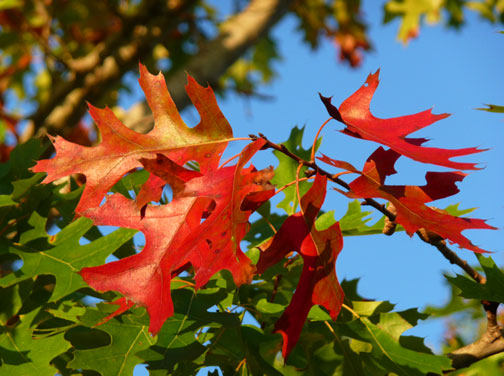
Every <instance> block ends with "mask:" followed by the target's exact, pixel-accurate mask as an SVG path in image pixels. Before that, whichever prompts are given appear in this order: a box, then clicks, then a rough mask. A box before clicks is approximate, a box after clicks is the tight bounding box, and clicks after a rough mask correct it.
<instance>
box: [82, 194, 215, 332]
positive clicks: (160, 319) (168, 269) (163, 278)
mask: <svg viewBox="0 0 504 376" xmlns="http://www.w3.org/2000/svg"><path fill="white" fill-rule="evenodd" d="M208 204H209V200H208V199H204V198H203V199H192V198H187V199H183V200H177V201H176V202H171V203H170V204H168V205H162V206H154V205H148V206H147V208H146V210H145V213H144V215H143V216H142V215H141V214H140V211H139V210H138V209H137V207H136V203H135V202H134V201H132V200H129V199H127V198H125V197H124V196H122V195H120V194H113V195H111V196H108V197H107V201H106V202H105V204H103V205H102V206H100V207H98V208H91V209H88V210H86V211H84V212H83V213H82V214H83V215H85V216H86V217H88V218H91V219H92V220H93V222H94V224H95V225H97V226H100V225H112V226H121V227H127V228H133V229H137V230H140V231H142V232H143V233H144V235H145V246H144V248H143V250H142V251H141V252H140V253H138V254H136V255H133V256H129V257H126V258H123V259H121V260H118V261H114V262H110V263H108V264H105V265H101V266H96V267H90V268H83V269H82V270H81V271H80V275H81V276H82V278H83V279H84V281H86V283H87V284H89V285H90V286H91V287H92V288H94V289H96V290H98V291H108V290H115V291H118V292H120V293H121V294H123V295H124V296H125V298H126V300H120V301H118V304H119V305H120V307H119V309H118V310H117V311H116V312H115V313H114V315H117V314H120V313H122V312H123V311H124V310H125V309H127V308H129V307H131V302H134V303H136V304H139V305H141V306H144V307H146V308H147V311H148V313H149V316H150V326H149V331H150V332H151V333H153V334H156V333H157V332H158V331H159V330H160V329H161V326H162V325H163V323H164V322H165V320H166V319H167V318H168V317H170V316H171V315H172V314H173V303H172V300H171V295H170V281H171V276H172V272H173V271H174V270H176V269H177V268H179V267H180V266H182V265H183V264H185V263H186V261H187V259H186V258H181V257H180V253H181V251H180V249H179V248H180V245H181V244H184V241H185V238H186V237H187V236H189V235H190V234H191V232H192V231H193V230H194V229H195V228H196V227H198V226H199V225H200V221H201V216H202V213H203V212H204V211H205V210H206V208H207V206H208ZM111 317H112V316H111Z"/></svg>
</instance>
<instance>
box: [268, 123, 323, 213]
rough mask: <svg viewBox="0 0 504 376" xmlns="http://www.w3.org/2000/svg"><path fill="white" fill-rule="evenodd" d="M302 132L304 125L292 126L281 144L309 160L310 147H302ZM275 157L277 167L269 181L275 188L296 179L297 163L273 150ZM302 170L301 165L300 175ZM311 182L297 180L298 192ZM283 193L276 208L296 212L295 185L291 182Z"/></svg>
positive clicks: (317, 145)
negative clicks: (301, 126)
mask: <svg viewBox="0 0 504 376" xmlns="http://www.w3.org/2000/svg"><path fill="white" fill-rule="evenodd" d="M303 134H304V127H303V128H298V127H294V128H292V130H291V133H290V135H289V139H288V140H287V141H285V142H283V145H285V147H286V148H287V149H288V150H289V151H290V152H292V153H294V154H296V155H297V156H299V157H301V158H303V159H304V160H309V159H310V155H311V148H308V149H303ZM320 142H321V139H320V138H319V139H318V140H317V144H316V149H318V147H319V146H320ZM273 154H275V157H277V159H278V162H279V163H278V167H277V168H276V169H275V176H274V177H273V179H271V183H272V184H274V185H275V186H276V187H277V188H280V187H283V186H284V185H286V184H288V183H291V182H293V181H295V180H296V171H297V168H298V164H297V162H296V161H295V160H293V159H292V158H290V157H288V156H286V155H285V154H283V153H280V152H279V151H276V150H275V151H274V152H273ZM304 171H306V167H302V168H301V171H300V172H299V176H300V177H304ZM310 186H311V183H309V182H307V181H302V182H299V193H300V194H301V196H303V195H304V194H305V193H306V192H307V191H308V189H309V188H310ZM282 193H283V194H284V199H283V200H282V201H281V202H280V203H279V204H278V205H277V207H278V208H280V209H283V210H285V212H286V213H287V214H289V215H291V214H294V213H295V212H296V208H297V206H298V201H297V199H296V185H295V184H293V185H291V186H290V187H287V188H285V189H284V190H283V192H282Z"/></svg>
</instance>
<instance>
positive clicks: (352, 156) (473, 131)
mask: <svg viewBox="0 0 504 376" xmlns="http://www.w3.org/2000/svg"><path fill="white" fill-rule="evenodd" d="M363 3H364V4H363V7H364V8H363V10H364V13H365V16H366V19H367V21H368V22H369V23H370V28H369V36H370V39H371V41H372V43H373V45H374V51H373V52H371V53H368V54H366V55H365V58H364V62H363V64H362V66H361V67H359V68H357V69H351V68H349V67H347V66H346V65H342V64H340V63H339V62H338V59H337V50H336V49H335V47H334V46H333V44H332V43H331V42H330V41H327V42H325V43H322V46H321V48H320V49H319V50H318V51H316V52H313V51H311V50H310V49H309V48H308V47H307V46H306V45H305V44H303V42H302V36H301V35H300V33H298V32H297V31H296V22H295V20H294V19H293V18H290V17H289V18H286V19H285V20H283V21H282V22H281V23H280V24H279V25H278V26H277V27H276V29H275V31H274V36H275V38H276V40H277V42H278V46H279V48H280V53H281V55H282V57H283V60H282V61H281V62H279V63H276V64H275V69H276V71H277V73H278V77H277V78H276V79H275V80H274V82H273V83H272V84H271V85H269V86H267V87H265V88H261V89H260V92H262V93H265V94H268V95H270V96H272V97H273V99H272V100H269V101H259V100H255V99H252V100H244V99H243V98H241V97H237V96H234V95H228V96H227V97H226V99H224V100H222V99H221V100H220V101H219V103H220V106H221V109H222V111H223V113H224V114H225V116H226V117H227V119H228V120H229V122H230V123H231V125H232V127H233V129H234V133H235V136H237V137H244V136H247V135H248V134H250V133H255V134H257V133H258V132H262V133H264V134H265V135H266V136H267V137H268V138H269V139H271V140H272V141H275V142H282V141H284V140H286V139H287V137H288V134H289V132H290V129H291V128H292V127H293V126H295V125H299V126H303V125H304V126H306V131H305V140H306V141H305V144H304V145H305V147H308V146H309V145H310V144H311V142H312V140H313V137H314V135H315V133H316V131H317V129H318V128H319V126H320V125H321V124H322V123H323V122H324V121H325V120H326V119H327V118H328V115H327V112H326V111H325V109H324V107H323V106H322V103H321V102H320V99H319V97H318V92H321V93H322V94H323V95H325V96H333V103H334V104H335V105H339V104H340V103H341V102H342V101H343V100H344V99H345V98H347V97H348V96H349V95H351V94H352V93H353V92H354V91H355V90H357V89H358V88H359V87H360V86H361V85H362V84H363V83H364V81H365V79H366V77H367V75H368V74H369V73H371V72H375V71H376V69H378V68H380V69H381V75H380V78H381V82H380V85H379V87H378V90H377V92H376V95H375V97H374V99H373V101H372V103H371V110H372V112H373V113H374V115H375V116H377V117H383V118H386V117H395V116H401V115H406V114H411V113H415V112H419V111H422V110H425V109H428V108H431V107H434V113H443V112H447V113H451V114H452V115H451V116H450V117H449V118H447V119H445V120H442V121H440V122H437V123H435V124H433V125H432V126H430V127H427V128H425V129H423V130H422V131H420V132H417V133H415V136H418V137H427V138H429V139H431V141H430V142H429V143H428V145H429V146H435V147H442V148H463V147H471V146H478V147H481V148H489V149H490V150H489V151H486V152H484V153H480V154H476V155H473V156H469V157H466V158H461V159H459V160H466V161H471V162H479V163H481V166H482V167H484V169H483V170H480V171H475V172H470V173H469V175H468V176H467V177H466V178H465V180H464V181H463V182H462V183H459V188H460V189H461V192H460V193H459V194H458V195H457V196H453V197H450V198H448V199H444V200H441V201H439V202H437V201H436V202H435V203H434V205H435V206H439V207H445V206H447V205H449V204H454V203H458V202H460V203H461V207H462V208H469V207H477V208H478V209H477V210H476V211H475V212H474V213H472V216H474V217H477V218H483V219H488V223H489V224H491V225H493V226H495V227H498V228H502V227H503V226H504V213H503V210H502V209H503V207H504V200H503V198H502V195H501V191H502V188H501V187H502V185H503V183H504V178H503V175H502V173H501V171H502V161H503V160H504V159H503V157H504V145H503V142H502V141H503V140H504V115H502V114H492V113H487V112H483V111H476V110H475V108H476V107H482V105H483V104H484V103H493V104H501V105H502V104H504V91H503V83H504V76H503V69H502V61H503V60H504V59H503V58H504V35H502V34H498V33H497V31H499V30H502V29H503V28H502V27H501V28H499V27H498V26H495V25H490V24H488V23H487V22H486V21H483V20H481V19H479V17H478V16H477V15H475V14H472V13H467V14H466V16H467V25H466V26H465V27H464V28H462V30H460V31H454V30H448V29H446V28H444V27H443V26H441V25H436V26H424V27H423V28H422V29H421V31H420V35H419V38H418V39H415V40H412V41H411V42H410V43H409V45H408V46H404V45H403V44H401V43H400V42H399V41H397V39H396V35H397V30H398V27H399V22H398V20H397V21H394V22H392V23H390V24H388V25H382V23H381V20H382V15H383V8H382V5H381V4H382V2H378V1H364V2H363ZM223 16H224V15H223ZM185 116H186V119H188V122H194V121H195V120H194V119H197V114H196V113H195V111H194V110H191V109H189V110H187V111H185ZM340 129H342V126H341V124H338V123H337V122H331V123H330V124H329V126H327V127H326V128H325V130H324V132H323V143H322V146H321V150H322V151H323V152H324V153H326V154H328V155H329V156H331V157H332V158H335V159H342V160H347V161H349V162H351V163H353V164H354V165H355V166H356V167H362V165H363V163H364V161H365V160H366V158H367V157H368V156H369V155H370V154H371V153H372V151H373V150H375V149H376V147H377V146H378V145H377V144H375V143H372V142H369V141H364V140H358V139H354V138H351V137H348V136H346V135H343V134H341V133H339V132H337V130H340ZM242 147H243V144H240V143H235V144H233V145H231V146H230V147H229V150H228V152H227V155H234V154H236V153H237V152H239V151H240V149H241V148H242ZM254 164H255V165H256V166H257V167H258V168H263V167H266V166H268V165H275V164H276V159H275V157H274V156H273V155H272V154H270V153H269V152H263V153H262V154H261V155H259V156H258V157H256V158H255V159H254ZM396 169H397V171H398V174H397V175H395V176H393V177H391V178H390V180H388V182H389V183H390V184H419V185H422V184H424V175H425V172H426V171H449V169H445V168H441V167H436V166H431V165H427V166H424V165H422V164H420V163H417V162H413V161H410V160H407V159H406V158H401V159H400V161H399V162H398V164H397V166H396ZM347 203H348V201H347V199H345V198H344V197H342V196H341V195H338V194H337V193H336V192H334V193H330V194H329V196H328V199H327V201H326V204H325V209H326V210H331V209H334V210H336V216H337V217H338V216H343V214H344V212H345V210H346V205H347ZM376 218H378V216H376ZM464 235H466V236H467V237H469V238H470V239H471V240H472V241H473V242H474V243H475V244H477V245H479V246H481V247H482V248H484V249H487V250H491V251H494V252H495V253H494V254H493V255H492V257H493V258H494V260H495V261H496V262H497V264H498V265H500V266H503V265H504V259H503V253H502V250H503V249H504V246H503V244H504V242H503V241H504V236H503V232H502V231H501V230H497V231H486V230H485V231H466V232H465V233H464ZM452 249H454V250H457V248H456V247H455V246H454V247H452ZM457 252H458V254H459V255H460V256H461V257H463V258H465V259H467V260H469V262H471V263H473V264H474V263H475V261H476V260H475V258H474V256H473V254H472V252H470V251H465V250H457ZM443 273H449V274H454V273H461V270H459V269H458V267H454V266H452V265H450V264H449V263H448V261H446V260H445V259H444V258H443V257H442V256H441V255H440V254H439V253H438V251H437V250H435V249H434V248H433V247H430V246H428V245H426V244H424V243H422V242H421V241H420V240H419V239H418V238H415V237H414V238H409V237H408V236H407V235H406V234H404V233H398V234H395V235H394V236H392V237H386V236H372V237H351V238H349V237H347V238H345V245H344V249H343V251H342V253H341V254H340V256H339V259H338V263H337V274H338V277H339V279H340V280H342V279H343V278H347V279H351V278H360V279H361V282H360V284H359V287H360V293H361V295H363V296H365V297H367V298H370V299H377V300H389V301H391V302H392V303H396V304H397V307H396V308H397V309H407V308H411V307H425V306H426V305H427V304H439V305H440V304H443V303H444V302H445V301H446V299H447V298H448V294H449V290H448V288H447V287H446V283H445V278H444V277H443ZM443 331H444V325H443V323H442V322H439V321H438V322H434V323H429V322H426V323H423V324H421V325H420V326H419V327H418V328H416V329H415V330H414V333H413V332H412V333H411V334H415V335H419V336H422V337H426V343H427V344H428V345H431V346H433V347H434V348H435V349H439V343H440V339H441V338H442V334H443ZM139 374H140V373H139Z"/></svg>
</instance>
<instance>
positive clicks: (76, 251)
mask: <svg viewBox="0 0 504 376" xmlns="http://www.w3.org/2000/svg"><path fill="white" fill-rule="evenodd" d="M34 218H35V217H34ZM35 221H38V222H32V223H35V224H36V226H37V227H35V228H34V230H35V231H34V232H33V233H32V234H31V235H30V234H29V235H28V236H27V237H26V238H27V239H30V238H31V237H32V236H33V234H37V235H36V236H39V235H40V223H41V222H40V218H39V219H35ZM92 227H93V223H92V221H91V220H90V219H88V218H79V219H77V220H76V221H74V222H72V223H71V224H70V225H68V226H67V227H65V228H64V229H62V230H61V231H60V232H59V233H58V234H56V235H55V236H54V237H51V238H50V239H52V240H51V242H50V243H51V244H52V245H53V248H50V249H47V250H43V251H37V250H35V249H32V248H31V247H29V246H28V245H23V244H20V243H13V244H10V246H9V250H8V251H9V252H10V253H14V254H16V255H17V256H19V257H20V258H21V260H22V261H23V266H22V268H21V269H20V270H17V271H15V272H13V273H10V274H8V275H6V276H5V277H3V278H1V279H0V287H7V286H11V285H13V284H15V283H18V282H21V281H23V280H25V279H28V278H33V277H35V276H37V275H41V274H50V275H54V277H55V278H56V284H55V286H54V291H53V293H52V295H51V298H50V301H56V300H58V299H61V298H62V297H64V296H66V295H68V294H70V293H72V292H74V291H76V290H78V289H80V288H82V287H86V286H87V284H86V283H85V282H84V281H83V280H82V278H81V276H80V275H79V274H78V273H77V272H78V271H79V270H80V269H82V268H83V267H85V266H87V267H89V266H95V265H101V264H103V263H105V259H106V258H107V256H108V255H110V254H111V253H112V252H114V250H116V249H117V248H119V247H120V246H121V245H122V244H123V243H125V242H126V241H128V240H129V239H131V238H132V237H133V235H134V234H135V233H136V231H134V230H130V229H118V230H116V231H114V232H112V233H110V234H109V235H107V236H104V237H102V238H99V239H97V240H95V241H93V242H91V243H89V244H86V245H80V244H79V240H80V238H81V237H82V236H83V235H84V234H85V233H86V232H87V231H89V230H90V229H91V228H92Z"/></svg>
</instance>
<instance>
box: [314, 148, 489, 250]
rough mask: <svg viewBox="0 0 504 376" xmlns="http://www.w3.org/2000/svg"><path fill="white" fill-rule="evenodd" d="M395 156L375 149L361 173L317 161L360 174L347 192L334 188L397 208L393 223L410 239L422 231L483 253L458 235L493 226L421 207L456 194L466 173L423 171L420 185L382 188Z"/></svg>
mask: <svg viewBox="0 0 504 376" xmlns="http://www.w3.org/2000/svg"><path fill="white" fill-rule="evenodd" d="M399 157H400V154H399V153H397V152H395V151H394V150H392V149H389V150H385V149H383V148H382V147H379V148H378V149H376V151H375V152H374V153H373V154H372V155H371V156H370V157H369V158H368V160H367V161H366V163H365V164H364V168H363V169H362V171H359V170H357V169H356V168H355V167H353V166H352V165H351V164H349V163H347V162H343V161H337V160H334V159H331V158H329V157H327V156H326V155H323V156H322V158H318V159H319V160H321V161H323V162H325V163H328V164H330V165H332V166H334V167H338V168H343V169H345V170H348V171H351V172H355V173H358V174H360V175H361V176H359V177H358V178H356V179H355V180H354V181H352V182H351V183H350V184H349V186H350V192H343V191H341V190H339V189H337V188H335V189H336V190H337V191H339V192H341V193H343V194H344V195H346V196H347V197H350V198H383V199H385V200H388V201H390V202H391V203H392V204H394V206H395V207H396V209H397V215H396V222H397V223H399V224H400V225H402V226H403V227H404V229H405V230H406V232H407V233H408V234H409V235H410V236H412V235H413V234H414V233H415V232H416V231H417V230H419V229H421V228H425V229H426V230H428V231H432V232H434V233H436V234H438V235H439V236H441V237H442V238H444V239H448V240H449V241H451V242H452V243H457V244H458V245H459V246H460V247H462V248H466V249H470V250H471V251H474V252H478V253H482V252H486V251H484V250H482V249H481V248H479V247H477V246H475V245H473V244H472V243H471V241H470V240H469V239H467V238H466V237H465V236H463V235H462V234H461V232H462V231H464V230H470V229H494V227H492V226H489V225H487V224H486V223H485V221H484V220H482V219H474V218H461V217H454V216H452V215H450V214H448V213H446V212H443V211H441V210H439V209H433V208H430V207H429V206H427V205H425V203H427V202H431V201H434V200H438V199H441V198H445V197H449V196H452V195H454V194H456V193H458V191H459V190H458V188H457V186H456V185H455V183H456V182H459V181H462V180H463V179H464V177H465V176H466V174H464V173H462V172H460V171H453V172H427V174H426V175H425V179H426V181H427V184H426V185H424V186H414V185H385V179H386V177H387V176H389V175H393V174H395V173H396V171H395V169H394V164H395V161H396V160H397V159H398V158H399Z"/></svg>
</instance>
